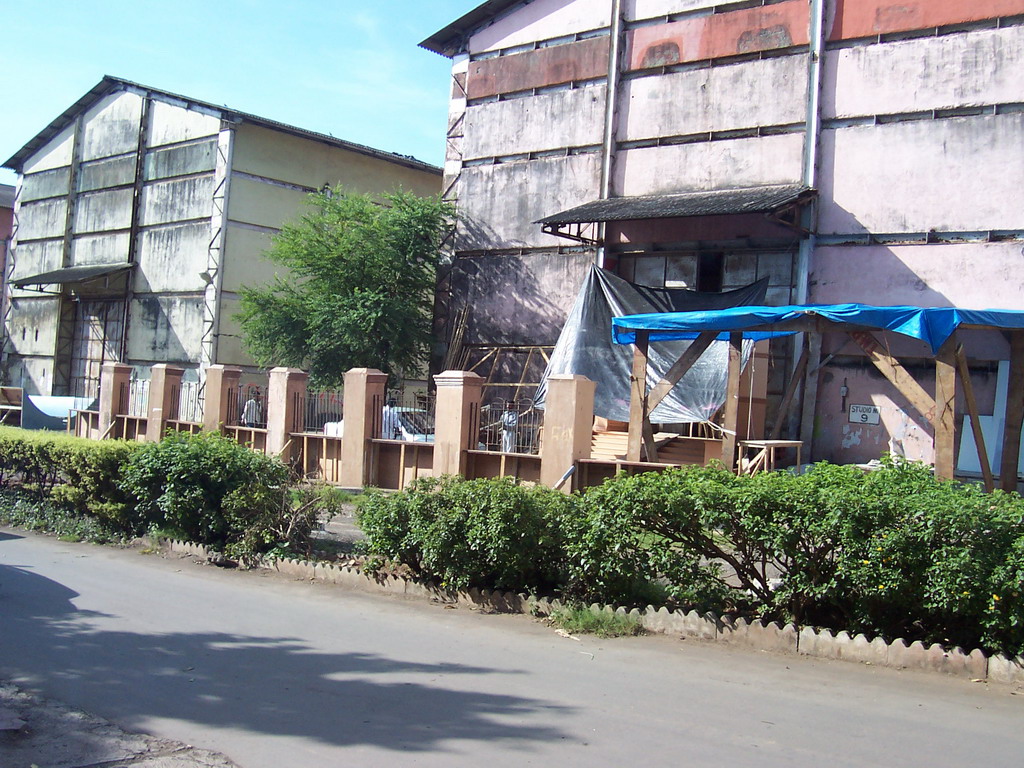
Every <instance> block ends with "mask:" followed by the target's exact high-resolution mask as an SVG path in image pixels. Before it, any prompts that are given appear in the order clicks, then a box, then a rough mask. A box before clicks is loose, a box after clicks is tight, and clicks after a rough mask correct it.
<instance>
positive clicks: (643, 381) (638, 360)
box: [626, 331, 650, 461]
mask: <svg viewBox="0 0 1024 768" xmlns="http://www.w3.org/2000/svg"><path fill="white" fill-rule="evenodd" d="M649 338H650V337H649V334H648V333H647V332H646V331H637V332H636V342H635V343H634V344H633V375H632V376H631V377H630V388H629V441H628V442H627V444H626V460H627V461H640V446H641V445H642V444H643V429H644V421H645V420H646V417H647V407H646V406H647V348H648V339H649Z"/></svg>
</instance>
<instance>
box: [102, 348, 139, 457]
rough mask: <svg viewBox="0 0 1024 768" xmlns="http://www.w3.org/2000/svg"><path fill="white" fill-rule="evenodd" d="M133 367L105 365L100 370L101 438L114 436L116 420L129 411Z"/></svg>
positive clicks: (119, 364)
mask: <svg viewBox="0 0 1024 768" xmlns="http://www.w3.org/2000/svg"><path fill="white" fill-rule="evenodd" d="M131 377H132V367H131V366H130V365H125V364H124V363H104V364H103V368H102V369H101V370H100V438H101V439H102V438H105V437H120V435H118V434H114V433H115V431H116V428H115V427H114V423H115V422H116V421H117V419H116V418H115V417H116V416H118V415H119V414H122V413H125V412H126V411H127V410H128V386H129V384H130V382H131Z"/></svg>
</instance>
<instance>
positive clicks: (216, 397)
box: [203, 365, 242, 432]
mask: <svg viewBox="0 0 1024 768" xmlns="http://www.w3.org/2000/svg"><path fill="white" fill-rule="evenodd" d="M241 378H242V369H241V368H233V367H229V366H226V365H211V366H210V367H209V368H207V369H206V390H205V392H206V396H205V399H204V402H203V429H205V430H208V431H210V432H220V429H221V427H222V426H224V425H225V424H234V423H235V422H236V420H237V419H238V414H237V413H230V412H229V408H231V407H232V406H234V410H238V408H239V407H240V406H239V405H238V397H237V395H235V394H232V393H237V392H238V382H239V381H240V380H241Z"/></svg>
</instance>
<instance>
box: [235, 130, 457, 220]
mask: <svg viewBox="0 0 1024 768" xmlns="http://www.w3.org/2000/svg"><path fill="white" fill-rule="evenodd" d="M235 137H236V138H235V152H234V162H233V164H232V167H231V169H232V171H241V172H243V173H248V174H252V175H254V176H261V177H264V178H268V179H273V180H274V181H280V182H285V183H288V184H295V185H298V186H300V187H306V188H310V189H320V188H321V187H323V186H324V184H330V185H332V186H333V185H335V184H341V185H342V186H344V187H348V188H351V189H356V190H359V191H361V192H391V191H394V190H396V189H398V188H399V187H401V188H403V189H405V190H407V191H409V192H415V193H416V194H417V195H436V194H437V193H438V192H439V191H440V188H441V180H440V178H439V177H438V176H437V175H435V174H433V173H427V172H425V171H422V170H417V169H415V168H409V167H406V166H402V165H398V164H397V163H390V162H387V161H384V160H381V159H378V158H374V157H370V156H367V155H363V154H360V153H358V152H350V151H348V150H344V149H339V148H338V147H335V146H331V145H330V144H327V143H324V142H320V141H316V140H315V139H304V138H300V137H298V136H292V135H289V134H285V133H280V132H278V131H272V130H270V129H269V128H263V127H260V126H256V125H251V124H242V125H240V126H239V127H238V129H237V130H236V132H235ZM260 223H267V224H268V225H272V226H278V225H279V224H280V222H279V221H277V222H260Z"/></svg>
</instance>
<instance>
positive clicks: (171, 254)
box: [135, 221, 210, 293]
mask: <svg viewBox="0 0 1024 768" xmlns="http://www.w3.org/2000/svg"><path fill="white" fill-rule="evenodd" d="M209 241H210V226H209V224H208V223H206V222H205V221H197V222H190V223H186V224H173V225H171V226H162V227H154V228H151V229H146V230H143V232H142V234H141V235H140V239H139V250H138V267H136V275H135V290H136V291H137V292H139V293H163V292H168V293H172V292H181V291H193V292H194V291H199V290H202V288H203V287H204V286H205V283H204V282H203V280H202V279H201V278H200V277H199V274H200V273H201V272H203V270H205V269H206V250H207V246H208V244H209Z"/></svg>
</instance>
